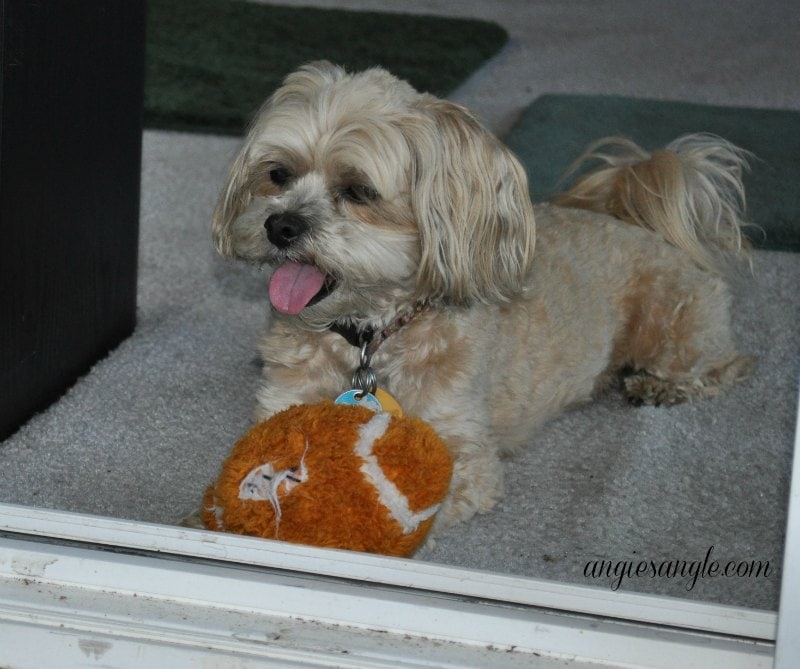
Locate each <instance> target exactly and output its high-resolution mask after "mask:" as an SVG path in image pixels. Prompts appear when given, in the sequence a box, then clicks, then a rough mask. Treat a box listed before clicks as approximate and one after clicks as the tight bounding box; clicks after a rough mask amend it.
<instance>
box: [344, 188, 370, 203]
mask: <svg viewBox="0 0 800 669" xmlns="http://www.w3.org/2000/svg"><path fill="white" fill-rule="evenodd" d="M341 195H342V197H343V198H344V199H345V200H347V201H348V202H353V203H355V204H367V203H368V202H372V201H373V200H375V199H377V197H378V191H376V190H375V189H374V188H372V186H367V185H366V184H353V185H352V186H348V187H347V188H343V189H342V191H341Z"/></svg>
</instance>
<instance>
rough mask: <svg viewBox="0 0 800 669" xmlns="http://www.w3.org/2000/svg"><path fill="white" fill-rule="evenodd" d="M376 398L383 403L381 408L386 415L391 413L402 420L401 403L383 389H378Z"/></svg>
mask: <svg viewBox="0 0 800 669" xmlns="http://www.w3.org/2000/svg"><path fill="white" fill-rule="evenodd" d="M375 398H376V399H377V400H378V401H379V402H380V403H381V406H382V407H383V410H384V411H385V412H386V413H390V414H392V416H395V417H396V418H400V417H401V416H402V415H403V410H402V409H401V408H400V403H399V402H398V401H397V400H396V399H395V398H394V397H392V396H391V395H390V394H389V393H387V392H386V391H385V390H384V389H383V388H377V389H376V390H375Z"/></svg>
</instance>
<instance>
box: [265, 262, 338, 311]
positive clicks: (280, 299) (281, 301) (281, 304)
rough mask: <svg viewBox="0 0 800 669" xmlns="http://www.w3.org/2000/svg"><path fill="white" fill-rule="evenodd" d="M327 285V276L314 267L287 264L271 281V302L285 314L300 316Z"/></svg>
mask: <svg viewBox="0 0 800 669" xmlns="http://www.w3.org/2000/svg"><path fill="white" fill-rule="evenodd" d="M324 283H325V275H324V274H323V273H322V272H320V271H319V270H318V269H317V268H316V267H314V265H304V264H301V263H297V262H289V261H287V262H285V263H283V265H281V266H280V267H279V268H278V269H276V270H275V273H274V274H273V275H272V278H271V279H270V280H269V301H270V302H272V306H273V307H275V308H276V309H277V310H278V311H281V312H283V313H284V314H291V315H292V316H294V315H296V314H299V313H300V312H301V311H302V310H303V309H304V308H305V306H306V305H307V304H308V303H309V302H310V301H311V298H312V297H314V295H316V294H317V293H318V292H319V291H320V289H321V288H322V284H324Z"/></svg>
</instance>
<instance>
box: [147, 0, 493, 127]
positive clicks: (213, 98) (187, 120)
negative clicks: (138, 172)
mask: <svg viewBox="0 0 800 669" xmlns="http://www.w3.org/2000/svg"><path fill="white" fill-rule="evenodd" d="M507 39H508V35H507V34H506V32H505V31H504V30H503V29H502V28H501V27H500V26H498V25H496V24H493V23H486V22H483V21H475V20H463V19H448V18H438V17H431V16H409V15H403V14H383V13H376V12H351V11H340V10H323V9H306V8H289V7H278V6H273V5H260V4H255V3H249V2H241V1H238V0H150V1H149V2H148V20H147V63H146V66H147V69H146V82H145V125H146V126H147V127H150V128H162V129H173V130H188V131H197V132H219V133H233V134H239V133H242V132H243V131H244V129H245V128H246V126H247V124H248V123H249V122H250V120H251V119H252V117H253V114H254V113H255V112H256V111H257V110H258V108H259V107H260V106H261V103H262V102H263V101H264V99H265V98H266V97H267V96H268V95H269V94H270V93H271V92H272V91H273V90H275V88H277V87H278V85H280V83H281V81H282V80H283V78H284V77H285V76H286V75H287V74H288V73H289V72H290V71H292V70H294V69H295V68H297V67H298V66H299V65H301V64H302V63H306V62H308V61H311V60H320V59H326V60H330V61H332V62H334V63H336V64H338V65H344V66H345V67H347V68H348V69H353V70H360V69H364V68H367V67H372V66H375V65H380V66H382V67H385V68H386V69H388V70H390V71H391V72H393V73H394V74H396V75H397V76H399V77H402V78H403V79H407V80H408V81H409V82H411V84H413V85H414V86H415V87H416V88H418V89H420V90H423V91H429V92H431V93H434V94H435V95H439V96H443V95H446V94H448V93H449V92H450V91H452V90H453V89H454V88H455V87H456V86H457V85H458V84H459V83H461V81H463V80H464V79H465V78H466V77H467V76H468V75H469V74H470V73H471V72H472V71H473V70H475V69H476V68H478V67H479V66H480V65H481V64H482V63H483V62H484V61H485V60H486V59H488V58H489V57H491V56H492V55H493V54H495V53H496V52H497V51H498V50H499V49H500V48H501V47H502V46H503V45H504V44H505V42H506V40H507Z"/></svg>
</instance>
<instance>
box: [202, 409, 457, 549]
mask: <svg viewBox="0 0 800 669" xmlns="http://www.w3.org/2000/svg"><path fill="white" fill-rule="evenodd" d="M452 468H453V463H452V459H451V457H450V454H449V453H448V451H447V447H446V446H445V445H444V442H442V440H441V439H440V438H439V437H438V435H437V434H436V433H435V432H434V430H433V428H431V427H430V426H429V425H427V424H426V423H424V422H422V421H420V420H417V419H414V418H409V417H405V416H396V415H392V414H390V413H385V412H377V413H376V412H374V411H372V410H370V409H367V408H365V407H363V406H341V405H338V404H333V403H332V402H323V403H321V404H314V405H299V406H293V407H291V408H289V409H286V410H285V411H282V412H281V413H278V414H276V415H275V416H273V417H272V418H270V419H269V420H267V421H264V422H263V423H260V424H258V425H256V426H255V427H253V428H252V429H251V430H250V432H248V433H247V434H246V435H245V436H244V437H243V438H242V439H241V440H240V441H239V442H238V443H237V444H236V446H235V447H234V449H233V451H232V452H231V454H230V456H229V457H228V459H227V460H226V461H225V463H224V464H223V466H222V471H221V473H220V476H219V478H218V479H217V481H216V482H215V483H214V484H212V485H211V486H210V487H209V488H208V490H207V491H206V494H205V499H204V504H203V522H204V523H205V525H206V527H208V528H209V529H212V530H221V531H227V532H235V533H238V534H249V535H255V536H260V537H265V538H272V539H280V540H283V541H291V542H295V543H302V544H311V545H315V546H326V547H330V548H349V549H352V550H359V551H367V552H372V553H383V554H386V555H397V556H408V555H411V554H412V553H413V552H414V551H415V550H416V549H417V548H418V547H419V545H420V544H421V543H422V541H423V539H424V538H425V536H426V535H427V533H428V531H429V530H430V528H431V525H432V524H433V517H434V515H435V514H436V512H437V511H438V509H439V505H440V503H441V501H442V500H443V499H444V496H445V494H446V493H447V489H448V487H449V485H450V478H451V476H452Z"/></svg>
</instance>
